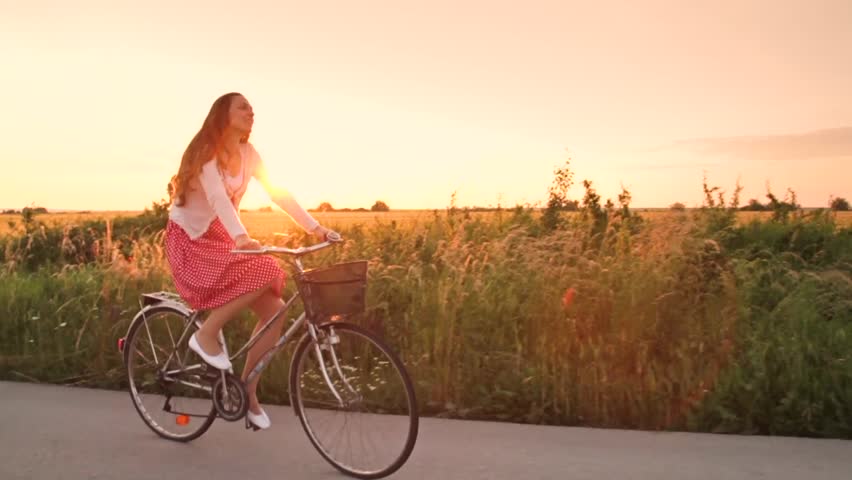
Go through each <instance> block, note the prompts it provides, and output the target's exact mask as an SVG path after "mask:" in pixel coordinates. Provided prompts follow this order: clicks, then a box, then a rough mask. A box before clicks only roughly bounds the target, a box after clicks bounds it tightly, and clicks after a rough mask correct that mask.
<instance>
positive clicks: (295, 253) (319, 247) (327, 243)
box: [231, 232, 343, 257]
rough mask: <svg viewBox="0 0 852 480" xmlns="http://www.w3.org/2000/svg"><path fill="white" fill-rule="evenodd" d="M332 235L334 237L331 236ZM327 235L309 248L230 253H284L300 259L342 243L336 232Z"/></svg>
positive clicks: (266, 248)
mask: <svg viewBox="0 0 852 480" xmlns="http://www.w3.org/2000/svg"><path fill="white" fill-rule="evenodd" d="M331 233H334V235H331ZM331 233H330V234H329V235H326V241H324V242H320V243H317V244H314V245H311V246H309V247H299V248H286V247H272V246H262V247H260V248H259V249H257V250H241V249H238V248H237V249H233V250H231V253H239V254H243V255H265V254H267V253H286V254H287V255H293V256H296V257H301V256H302V255H307V254H309V253H313V252H316V251H319V250H322V249H323V248H328V247H330V246H332V245H334V244H336V243H342V242H343V238H342V237H341V236H340V234H338V233H336V232H331Z"/></svg>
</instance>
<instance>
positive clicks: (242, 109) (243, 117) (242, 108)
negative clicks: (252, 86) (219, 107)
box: [228, 95, 254, 135]
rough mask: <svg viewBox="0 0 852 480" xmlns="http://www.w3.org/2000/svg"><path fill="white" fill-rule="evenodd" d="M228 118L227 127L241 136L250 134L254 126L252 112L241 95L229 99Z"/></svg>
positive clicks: (249, 105)
mask: <svg viewBox="0 0 852 480" xmlns="http://www.w3.org/2000/svg"><path fill="white" fill-rule="evenodd" d="M229 114H230V115H229V117H228V126H229V127H230V128H233V129H234V130H236V131H238V132H240V133H241V134H244V135H248V134H249V133H251V126H252V125H253V124H254V110H252V108H251V104H249V102H248V100H246V98H245V97H244V96H242V95H236V96H234V97H233V98H231V109H230V112H229Z"/></svg>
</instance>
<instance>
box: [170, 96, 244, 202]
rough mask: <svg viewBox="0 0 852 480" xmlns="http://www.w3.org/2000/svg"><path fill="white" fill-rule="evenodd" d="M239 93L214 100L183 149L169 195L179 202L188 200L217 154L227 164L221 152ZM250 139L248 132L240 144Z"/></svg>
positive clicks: (172, 199)
mask: <svg viewBox="0 0 852 480" xmlns="http://www.w3.org/2000/svg"><path fill="white" fill-rule="evenodd" d="M239 95H240V94H239V93H237V92H231V93H226V94H225V95H222V96H221V97H219V98H217V99H216V101H215V102H213V105H212V106H211V107H210V112H209V113H208V114H207V118H206V119H204V123H203V124H202V125H201V130H199V131H198V133H196V134H195V136H194V137H192V140H191V141H190V142H189V146H187V147H186V150H185V151H184V152H183V157H182V158H181V161H180V168H178V173H177V174H176V175H174V176H173V177H172V179H171V181H170V182H169V186H168V191H169V198H170V199H171V201H172V202H174V204H175V205H183V204H184V202H186V193H187V192H188V191H190V190H191V189H192V186H191V184H190V182H192V180H194V179H195V178H196V177H198V175H199V174H200V173H201V167H202V166H203V165H204V164H205V163H207V162H208V161H210V160H211V159H212V158H213V157H216V159H217V161H218V162H219V167H220V168H224V167H225V165H224V164H223V159H222V158H221V157H222V156H221V155H219V152H221V151H222V149H223V147H224V133H225V130H226V129H227V128H228V122H229V119H230V111H231V101H232V100H233V99H234V97H237V96H239ZM246 142H248V135H246V136H245V137H243V138H241V139H240V143H246Z"/></svg>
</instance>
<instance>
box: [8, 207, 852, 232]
mask: <svg viewBox="0 0 852 480" xmlns="http://www.w3.org/2000/svg"><path fill="white" fill-rule="evenodd" d="M439 211H441V212H443V211H444V210H443V209H441V210H439ZM433 212H434V210H397V211H390V212H312V213H311V214H312V215H313V216H314V218H316V219H317V220H318V221H320V222H321V223H322V224H324V225H328V226H329V227H332V228H333V227H338V228H346V227H349V226H351V225H355V224H362V225H367V224H371V223H375V222H384V223H390V222H397V223H408V222H416V221H417V220H424V219H427V218H429V216H431V215H433V214H434V213H433ZM634 212H636V213H638V214H639V215H641V216H643V217H645V218H646V219H648V220H660V219H664V218H666V217H669V216H672V215H680V214H682V213H677V212H672V211H670V210H666V209H654V210H651V209H648V210H643V209H636V210H634ZM687 212H688V210H687ZM139 213H141V212H139V211H102V212H84V213H80V212H63V213H47V214H40V215H37V216H36V219H37V220H38V221H40V222H43V223H45V224H47V225H49V226H53V225H64V224H68V223H79V222H83V221H86V220H95V219H99V218H102V219H113V218H116V217H121V216H131V215H138V214H139ZM240 215H241V217H242V220H243V223H245V225H246V227H247V228H248V229H249V232H251V234H252V235H253V236H255V237H257V238H268V237H270V236H272V234H273V233H276V232H282V233H284V232H293V231H294V230H295V229H296V227H295V225H294V224H293V222H292V221H291V220H290V219H289V217H288V216H287V215H286V214H285V213H284V212H282V211H272V212H260V211H254V210H253V211H243V212H242V213H241V214H240ZM471 215H494V212H472V213H471ZM771 216H772V213H771V212H739V213H738V218H739V220H740V222H749V221H751V220H752V219H755V218H763V219H767V218H770V217H771ZM835 218H836V220H837V224H838V225H840V226H852V211H849V212H835ZM21 223H22V222H21V215H20V214H0V235H5V234H7V233H9V232H11V231H13V230H15V229H18V228H20V227H21Z"/></svg>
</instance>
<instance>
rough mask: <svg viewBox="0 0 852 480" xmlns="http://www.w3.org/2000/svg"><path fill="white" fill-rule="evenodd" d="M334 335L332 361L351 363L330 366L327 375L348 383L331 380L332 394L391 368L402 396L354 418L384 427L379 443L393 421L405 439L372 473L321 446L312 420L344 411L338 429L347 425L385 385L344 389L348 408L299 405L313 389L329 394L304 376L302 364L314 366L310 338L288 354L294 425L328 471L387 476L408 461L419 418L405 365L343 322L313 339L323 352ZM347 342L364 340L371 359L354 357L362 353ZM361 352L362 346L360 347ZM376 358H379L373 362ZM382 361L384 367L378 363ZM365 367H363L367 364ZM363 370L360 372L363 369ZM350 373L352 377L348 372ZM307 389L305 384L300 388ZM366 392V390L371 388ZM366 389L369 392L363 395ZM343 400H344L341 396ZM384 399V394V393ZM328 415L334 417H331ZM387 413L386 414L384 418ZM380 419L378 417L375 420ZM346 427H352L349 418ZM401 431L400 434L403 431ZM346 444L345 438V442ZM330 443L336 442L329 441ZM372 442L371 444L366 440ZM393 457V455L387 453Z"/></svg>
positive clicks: (321, 329)
mask: <svg viewBox="0 0 852 480" xmlns="http://www.w3.org/2000/svg"><path fill="white" fill-rule="evenodd" d="M332 330H333V331H334V332H335V333H336V335H337V336H338V338H339V343H338V344H336V346H334V345H333V344H332V346H333V348H334V349H335V354H336V355H337V356H338V360H341V358H342V357H343V356H345V355H348V354H349V353H353V355H352V357H353V360H351V361H350V360H349V359H345V358H344V359H342V360H341V361H340V363H341V364H342V366H341V368H340V369H334V367H333V364H332V365H330V366H329V367H328V368H329V371H332V372H342V371H344V370H345V371H346V372H347V375H348V378H347V379H346V380H341V379H337V380H335V381H333V382H332V383H333V384H334V383H336V387H337V390H340V391H341V392H344V393H346V390H347V386H350V383H356V382H357V383H358V385H359V386H360V385H361V384H362V383H364V381H365V379H369V380H374V379H376V378H377V377H378V376H379V375H380V374H381V373H384V372H385V371H390V369H389V368H387V367H388V365H390V366H392V367H393V368H392V371H393V373H395V374H396V375H397V377H398V381H399V386H400V387H402V391H401V392H398V393H397V397H394V396H393V395H391V399H390V400H386V402H387V405H386V406H385V407H381V408H380V409H379V410H384V411H377V412H370V413H366V415H365V416H364V417H361V416H359V417H358V422H359V423H362V422H363V420H364V418H366V419H367V420H368V421H370V420H372V421H374V422H375V423H376V424H377V425H378V424H379V423H384V424H385V425H384V427H385V429H384V431H383V432H382V434H381V437H382V438H381V440H384V439H385V438H389V437H390V436H391V434H390V429H389V427H390V422H396V423H394V425H397V424H399V427H397V428H394V429H393V430H399V433H400V435H399V436H400V437H402V436H404V437H405V439H404V441H403V442H401V443H402V445H401V448H400V449H399V450H398V455H396V456H395V457H394V458H393V459H392V460H390V461H389V462H383V463H386V464H382V465H380V466H378V467H375V468H363V467H360V466H356V465H353V464H352V463H354V457H353V455H351V454H350V461H349V462H346V461H344V459H341V458H339V456H340V455H337V454H335V452H334V451H332V450H333V449H332V448H331V447H332V445H330V444H329V441H324V439H321V438H319V432H318V431H317V427H318V426H317V425H316V424H315V423H314V422H318V418H319V417H320V416H325V417H327V418H328V417H335V416H336V413H337V412H339V411H343V412H344V417H345V418H344V427H343V428H346V426H348V425H349V417H348V416H347V415H348V414H349V413H353V414H362V413H365V412H363V411H362V410H361V409H362V408H363V407H365V406H367V405H368V404H371V403H372V399H367V397H372V398H378V397H380V396H381V395H383V393H382V392H378V393H376V390H378V389H379V388H380V387H381V386H382V385H384V384H386V383H387V381H385V383H382V381H375V382H373V383H374V385H371V384H369V383H365V388H359V389H358V392H355V391H354V389H353V388H349V389H348V390H349V392H351V397H352V398H353V399H354V398H355V397H359V399H358V400H355V401H353V405H347V406H346V407H342V406H340V405H337V406H335V405H333V403H334V402H331V403H332V404H323V403H314V402H308V401H305V396H306V392H307V391H308V390H310V389H311V388H313V389H314V390H316V391H317V392H322V391H323V390H324V392H325V393H323V394H325V395H328V393H327V392H329V391H330V389H329V388H328V386H327V383H324V382H320V381H319V380H317V378H316V377H317V374H316V373H314V374H310V373H307V374H306V373H305V372H306V370H305V367H306V362H308V361H310V360H309V359H310V358H312V357H313V358H314V362H315V364H316V365H317V366H318V365H319V361H318V360H316V355H313V356H312V355H311V353H312V352H313V353H314V354H315V348H314V346H315V345H317V344H316V343H315V342H314V341H313V339H312V338H311V337H310V335H308V334H305V335H304V336H303V337H302V339H301V340H300V341H299V344H298V345H297V347H296V350H295V352H294V353H293V359H292V361H291V367H290V394H291V403H292V405H293V408H294V409H295V411H296V415H297V416H298V417H299V420H300V422H301V424H302V428H303V429H304V430H305V433H306V434H307V436H308V439H309V440H310V441H311V443H312V444H313V445H314V447H315V448H316V449H317V451H319V453H320V455H322V457H323V458H325V460H326V461H328V462H329V463H330V464H331V465H332V466H334V467H335V468H336V469H338V470H339V471H341V472H343V473H345V474H347V475H351V476H353V477H356V478H364V479H372V478H381V477H385V476H387V475H390V474H392V473H394V472H395V471H397V470H398V469H399V468H400V467H402V465H403V464H404V463H405V462H406V461H407V460H408V458H409V456H410V455H411V452H412V450H413V449H414V444H415V443H416V441H417V433H418V428H419V414H418V409H417V401H416V398H415V392H414V387H413V384H412V382H411V378H410V377H409V375H408V372H407V370H406V369H405V366H404V365H403V363H402V361H400V359H399V357H398V356H397V355H396V354H395V353H394V352H393V351H392V350H391V349H390V348H389V347H388V346H387V344H386V343H385V342H384V341H383V340H381V339H379V338H378V337H377V336H375V335H374V334H373V333H371V332H369V331H367V330H365V329H363V328H361V327H359V326H357V325H354V324H351V323H346V322H330V323H326V324H323V325H320V326H318V327H317V333H318V338H319V339H320V340H321V341H325V342H326V346H325V347H321V348H325V349H327V348H328V347H329V344H328V339H329V338H331V336H330V332H331V331H332ZM342 337H345V338H346V339H350V338H360V339H363V340H366V342H367V343H368V344H372V346H373V347H375V351H373V350H371V354H372V355H375V356H374V357H373V356H370V355H369V354H368V355H361V356H360V357H359V356H358V355H357V353H359V352H360V353H363V352H365V351H366V350H360V351H356V350H357V348H358V347H353V346H352V345H353V342H352V341H351V340H349V341H348V342H347V340H346V339H344V338H342ZM363 348H364V349H366V346H365V347H363ZM347 350H351V351H352V352H348V351H347ZM326 351H327V353H326V355H325V356H324V357H323V362H324V363H325V362H328V361H329V357H330V354H329V353H328V350H326ZM379 357H381V358H382V359H379ZM355 362H359V363H360V367H362V368H360V369H359V368H358V367H356V366H355ZM383 362H385V363H383ZM367 364H369V365H367ZM363 367H366V368H363ZM349 372H354V373H351V374H350V373H349ZM332 375H335V376H339V375H337V373H332ZM306 384H309V385H306ZM371 388H372V389H371ZM367 390H369V391H367ZM364 392H366V396H364ZM347 395H349V394H348V393H347ZM385 395H387V394H385ZM398 395H404V397H405V398H404V399H401V398H398ZM306 403H311V404H312V405H313V406H309V407H306ZM356 408H357V409H358V411H352V410H354V409H356ZM331 412H334V413H331ZM388 413H390V414H388ZM379 414H383V415H379ZM400 414H405V415H406V416H407V417H408V418H407V422H406V420H405V419H404V418H403V417H402V415H400ZM352 423H353V424H354V423H355V420H354V419H353V421H352ZM402 430H405V431H404V432H403V431H402ZM374 431H376V429H373V428H371V429H368V432H374ZM350 440H351V439H350ZM335 441H336V440H335ZM361 442H362V447H363V446H364V443H363V438H362V439H361ZM370 443H372V440H370ZM391 455H393V454H391Z"/></svg>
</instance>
